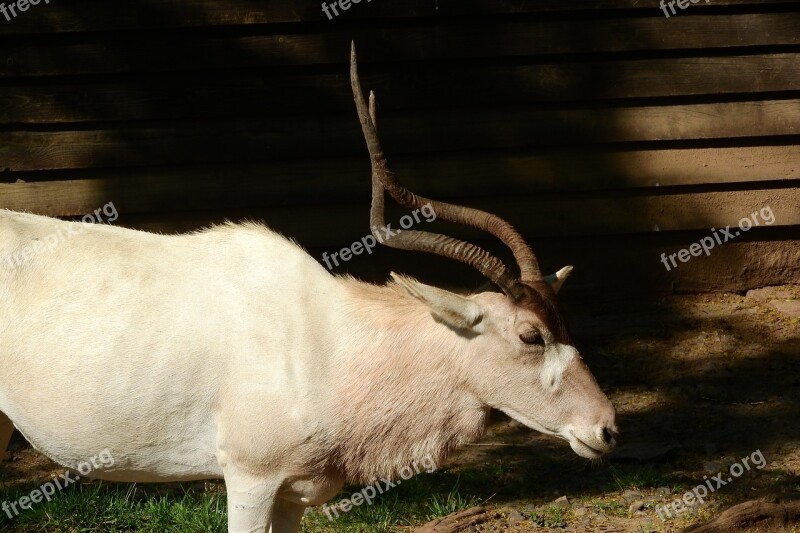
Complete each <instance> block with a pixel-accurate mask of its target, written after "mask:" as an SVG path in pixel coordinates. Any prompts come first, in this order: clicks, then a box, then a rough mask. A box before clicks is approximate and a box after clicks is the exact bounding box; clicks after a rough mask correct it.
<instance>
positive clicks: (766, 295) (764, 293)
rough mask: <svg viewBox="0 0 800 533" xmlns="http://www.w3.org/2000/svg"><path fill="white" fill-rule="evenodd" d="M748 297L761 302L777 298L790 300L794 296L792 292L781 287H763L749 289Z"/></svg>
mask: <svg viewBox="0 0 800 533" xmlns="http://www.w3.org/2000/svg"><path fill="white" fill-rule="evenodd" d="M747 297H748V298H752V299H753V300H758V301H761V302H764V301H767V300H774V299H775V298H780V299H783V300H790V299H791V298H792V293H791V292H789V291H788V290H786V289H781V288H780V287H763V288H761V289H753V290H749V291H747Z"/></svg>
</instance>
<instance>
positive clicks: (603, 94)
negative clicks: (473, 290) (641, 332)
mask: <svg viewBox="0 0 800 533" xmlns="http://www.w3.org/2000/svg"><path fill="white" fill-rule="evenodd" d="M798 63H800V53H799V54H767V55H755V56H735V57H720V58H693V59H688V58H674V59H658V60H640V61H609V62H599V63H575V64H543V65H528V66H480V67H470V68H466V69H465V68H463V67H453V66H451V67H441V68H437V69H435V70H432V69H421V70H420V69H414V70H412V71H407V70H405V69H390V70H389V71H385V70H383V71H380V72H374V73H372V74H370V73H367V74H365V75H364V78H363V83H364V86H365V87H369V88H371V89H374V90H375V91H376V93H377V94H378V99H379V103H380V107H381V109H382V110H386V111H391V110H400V109H402V110H406V109H415V108H416V109H425V108H431V107H453V106H456V107H457V106H469V107H474V106H480V105H493V104H497V103H503V104H505V105H509V104H531V103H543V102H564V101H570V102H572V101H601V100H607V99H627V98H659V97H682V96H697V95H704V94H717V95H723V94H728V95H731V94H746V95H752V94H754V93H760V92H781V91H790V90H794V91H797V90H800V69H798V68H796V66H797V65H798ZM0 102H4V105H2V106H0V124H41V123H63V122H86V121H94V122H101V121H115V120H137V121H140V120H149V119H161V120H164V119H185V118H211V117H231V116H245V117H253V116H258V115H269V114H285V113H309V112H319V113H326V114H327V113H331V112H342V113H352V112H353V109H354V106H353V97H352V94H351V92H350V86H349V81H348V79H347V76H345V75H344V74H308V75H306V74H284V75H280V76H267V75H264V74H260V73H255V72H250V73H236V74H231V75H230V76H206V75H202V76H200V75H196V74H187V75H185V76H181V75H165V76H164V77H155V78H150V79H147V80H143V79H141V78H135V79H124V80H119V79H116V80H110V79H108V78H102V79H98V80H86V81H64V80H62V79H58V80H57V81H54V82H53V83H45V84H41V83H22V84H14V85H4V86H0Z"/></svg>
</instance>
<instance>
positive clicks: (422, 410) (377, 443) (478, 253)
mask: <svg viewBox="0 0 800 533" xmlns="http://www.w3.org/2000/svg"><path fill="white" fill-rule="evenodd" d="M352 69H353V71H352V72H353V86H354V91H355V95H356V102H357V105H358V109H359V117H360V119H361V121H362V126H363V127H364V131H365V136H366V138H367V141H368V144H369V146H370V153H371V155H372V161H373V192H374V193H375V194H374V196H373V220H372V221H373V223H374V224H375V223H377V222H380V221H382V218H383V191H384V188H386V190H388V191H389V192H390V193H391V194H392V196H393V197H395V198H396V199H398V200H399V201H400V202H401V203H403V205H406V206H409V207H411V206H413V205H418V203H419V202H420V201H427V200H426V199H421V198H417V197H416V196H415V195H413V193H410V192H409V191H405V189H402V186H400V185H399V184H398V183H396V181H395V180H394V178H393V176H391V174H390V173H388V170H387V169H386V165H385V159H384V158H383V156H382V152H381V151H380V147H379V144H378V141H377V136H376V134H375V132H374V127H375V113H374V108H373V109H372V111H371V113H370V112H369V111H368V110H367V103H366V101H365V100H364V98H363V96H362V95H361V92H360V86H358V83H357V73H356V70H355V55H353V67H352ZM415 202H416V203H415ZM434 205H435V208H436V207H438V209H439V210H441V211H439V210H437V213H438V214H439V215H440V216H444V217H445V218H447V217H448V216H449V217H450V219H451V220H453V219H456V220H459V217H461V218H462V219H469V220H467V221H466V222H467V223H472V224H473V225H477V226H478V227H483V228H484V229H487V230H488V231H492V232H493V233H496V234H497V233H499V234H500V235H499V236H501V238H504V240H505V241H506V242H507V243H509V245H510V246H512V249H513V250H514V251H515V256H516V257H518V258H522V260H523V261H526V264H520V268H521V270H522V275H521V276H520V277H519V278H517V277H515V276H512V275H511V274H510V273H509V271H507V270H506V269H504V267H503V265H502V264H501V263H499V261H497V260H496V259H494V258H492V257H490V256H488V254H486V253H485V252H483V251H482V250H480V249H478V248H476V247H473V246H471V245H467V244H466V243H461V242H460V241H455V240H453V239H449V238H446V237H443V236H431V235H430V234H425V233H422V232H412V231H409V232H404V233H403V235H402V236H401V235H398V236H397V238H396V239H395V238H393V239H392V241H394V242H392V241H389V244H390V245H393V246H398V247H403V248H406V249H417V250H423V251H434V252H437V253H441V254H442V255H445V256H447V257H451V258H455V259H459V260H462V261H464V262H467V263H468V264H471V265H472V266H475V267H476V268H478V269H479V270H480V271H481V272H483V273H484V274H486V275H487V276H488V277H489V278H490V279H492V280H493V281H495V283H497V284H498V286H500V288H501V289H502V290H503V292H502V293H494V292H488V293H481V294H476V295H472V296H460V295H457V294H454V293H451V292H447V291H444V290H441V289H438V288H435V287H430V286H427V285H424V284H422V283H420V282H418V281H416V280H412V279H410V278H406V277H402V276H398V275H394V274H393V277H394V280H393V281H391V282H389V283H388V284H387V285H385V286H375V285H370V284H366V283H362V282H359V281H356V280H354V279H350V278H346V277H335V276H332V275H331V274H329V273H328V272H327V271H326V270H325V269H324V268H323V267H322V266H321V265H320V264H319V263H317V262H316V261H315V260H314V259H312V258H311V257H310V256H309V255H308V254H307V253H306V252H304V251H303V250H302V249H301V248H299V247H298V246H297V245H295V244H294V243H292V242H290V241H289V240H287V239H285V238H283V237H281V236H279V235H277V234H275V233H273V232H271V231H270V230H268V229H266V228H265V227H263V226H259V225H255V224H245V225H224V226H219V227H216V228H213V229H210V230H206V231H203V232H199V233H193V234H187V235H180V236H165V235H154V234H149V233H144V232H138V231H134V230H128V229H122V228H115V227H110V226H105V225H94V224H83V223H77V224H76V223H71V222H64V221H59V220H56V219H52V218H47V217H40V216H36V215H30V214H21V213H13V212H9V211H2V212H0V252H6V253H13V252H14V251H15V250H18V249H20V248H25V247H29V246H31V243H34V242H36V241H37V240H45V239H47V236H48V235H49V234H51V233H52V232H54V231H60V230H67V229H70V231H72V232H74V236H73V237H71V238H70V239H69V240H68V241H67V242H65V243H63V244H62V245H61V246H59V247H57V248H56V249H55V250H53V251H52V252H49V251H48V252H44V253H39V254H34V255H33V256H32V257H30V259H29V260H27V261H26V262H24V263H23V264H22V265H19V266H18V267H17V268H10V267H9V266H8V265H3V264H0V454H2V453H3V452H4V451H5V448H6V446H7V444H8V440H9V438H10V435H11V432H12V430H13V428H14V427H16V428H17V429H19V430H20V432H21V433H22V434H23V435H24V436H25V437H26V438H27V439H28V441H30V442H31V443H32V444H33V445H34V446H35V447H36V448H37V449H38V450H40V451H41V452H42V453H44V454H45V455H47V456H48V457H50V458H52V459H53V460H55V461H57V462H58V463H60V464H62V465H65V466H67V467H70V468H76V467H77V465H78V464H80V463H81V462H82V461H85V460H86V459H87V458H88V457H92V456H94V455H96V454H97V453H98V452H99V451H101V450H106V449H107V450H108V451H109V452H110V453H111V454H112V456H113V458H114V461H113V466H111V467H110V468H108V469H106V470H98V471H95V472H93V473H92V476H93V477H96V478H100V479H107V480H113V481H127V482H161V481H188V480H198V479H224V480H225V482H226V486H227V493H228V515H229V531H231V532H234V533H242V532H264V531H267V530H270V531H272V532H273V533H277V532H292V533H293V532H295V531H297V530H298V528H299V524H300V520H301V518H302V515H303V511H304V509H305V508H306V507H307V506H309V505H320V504H322V503H324V502H326V501H328V500H329V499H331V498H332V497H333V496H335V494H336V493H337V492H338V491H339V490H340V489H341V487H342V486H343V484H344V483H345V482H354V483H371V482H372V481H373V480H374V479H375V478H387V479H393V478H394V479H396V477H397V473H398V472H399V471H400V470H401V469H402V468H403V467H406V466H408V465H411V464H412V463H414V462H419V461H422V460H423V458H426V457H433V458H435V459H436V460H437V462H439V461H441V460H443V459H444V458H445V456H446V455H447V453H448V452H450V451H451V450H452V449H453V448H455V447H456V446H458V445H459V444H461V443H464V442H467V441H470V440H474V439H476V438H477V437H479V436H480V434H481V433H482V431H483V429H484V426H485V423H486V420H487V414H488V412H489V409H490V408H497V409H500V410H502V411H504V412H505V413H507V414H508V415H510V416H511V417H513V418H515V419H516V420H518V421H519V422H521V423H523V424H525V425H527V426H529V427H531V428H533V429H536V430H539V431H542V432H545V433H549V434H553V435H557V436H559V437H562V438H564V439H565V440H567V441H568V442H569V443H570V445H571V446H572V448H573V449H574V450H575V451H576V452H577V453H578V454H580V455H582V456H584V457H590V458H593V457H598V456H600V455H601V454H603V453H606V452H608V451H610V450H611V449H612V448H613V446H614V443H615V441H614V436H615V434H616V426H615V423H614V416H615V414H614V409H613V407H612V406H611V404H610V402H609V401H608V399H607V398H606V397H605V395H604V394H603V393H602V392H601V391H600V389H599V387H598V386H597V383H596V382H595V380H594V378H593V377H592V375H591V373H590V372H589V371H588V369H587V368H586V367H585V365H584V364H583V363H582V361H581V359H580V356H579V355H578V353H577V351H576V350H575V348H574V347H573V346H572V343H571V341H570V339H569V335H568V332H567V329H566V327H565V325H564V322H563V318H562V317H561V315H560V313H559V312H558V308H557V306H556V305H555V294H554V291H553V290H552V289H551V288H550V287H549V286H548V284H547V283H545V281H544V279H543V278H542V276H541V275H539V273H538V266H537V265H536V264H535V257H533V255H532V253H529V249H527V247H526V246H527V245H524V242H522V241H521V239H518V236H516V234H515V233H508V231H509V230H508V228H510V226H508V227H506V226H507V225H503V224H504V223H503V224H501V222H502V221H500V222H497V221H499V219H496V217H492V216H491V215H486V214H483V215H486V216H488V217H490V218H489V219H487V220H490V221H491V224H490V225H491V228H487V227H485V224H483V223H482V222H481V220H482V219H481V218H480V217H478V218H470V217H472V215H478V214H480V213H479V212H471V211H469V210H466V211H458V210H457V209H456V207H455V206H449V205H447V204H439V203H435V204H434ZM462 209H463V208H462ZM454 210H455V211H454ZM476 221H477V222H476ZM482 224H483V225H482ZM498 224H499V225H498ZM377 225H380V224H377ZM498 228H499V229H498ZM75 230H80V231H75ZM510 231H513V230H510ZM400 237H402V239H401V238H400ZM440 245H441V248H437V247H439V246H440ZM563 278H564V274H563V272H562V274H561V276H557V277H556V278H554V279H553V280H551V281H552V282H553V283H554V284H555V285H554V287H555V288H556V289H557V288H558V287H559V286H560V284H561V282H563ZM1 458H2V457H0V459H1Z"/></svg>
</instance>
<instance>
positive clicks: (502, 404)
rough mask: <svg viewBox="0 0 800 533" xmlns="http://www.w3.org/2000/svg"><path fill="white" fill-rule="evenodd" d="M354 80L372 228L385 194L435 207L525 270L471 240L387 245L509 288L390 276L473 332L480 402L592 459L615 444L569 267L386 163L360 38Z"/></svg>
mask: <svg viewBox="0 0 800 533" xmlns="http://www.w3.org/2000/svg"><path fill="white" fill-rule="evenodd" d="M350 78H351V85H352V89H353V95H354V97H355V102H356V108H357V110H358V117H359V120H360V122H361V128H362V131H363V133H364V137H365V139H366V142H367V147H368V149H369V153H370V159H371V162H372V210H371V227H372V228H373V232H377V228H379V227H382V226H384V225H385V222H384V193H385V192H386V191H388V193H389V195H390V196H391V197H392V198H394V199H395V201H397V202H398V203H399V204H400V205H402V206H403V207H406V208H408V209H419V208H421V207H422V206H424V205H426V204H430V206H431V207H432V208H433V210H434V212H435V213H436V215H437V217H438V218H441V219H444V220H447V221H450V222H454V223H457V224H465V225H468V226H472V227H474V228H478V229H481V230H483V231H486V232H488V233H490V234H492V235H494V236H495V237H497V238H498V239H500V240H501V241H502V242H503V243H504V244H505V245H507V246H508V247H509V248H510V249H511V251H512V252H513V255H514V258H515V259H516V262H517V265H518V267H519V271H520V274H519V275H518V276H517V275H515V274H513V273H512V272H511V271H510V270H509V269H508V268H506V266H505V265H504V264H503V262H502V261H500V260H499V259H498V258H496V257H494V256H492V255H491V254H489V253H488V252H486V251H485V250H483V249H481V248H479V247H478V246H476V245H474V244H470V243H467V242H464V241H460V240H457V239H454V238H451V237H448V236H445V235H441V234H436V233H429V232H424V231H411V230H403V232H402V233H398V234H397V235H395V236H394V237H392V238H391V239H389V240H385V241H383V242H384V244H386V245H388V246H391V247H393V248H399V249H403V250H415V251H423V252H429V253H434V254H437V255H440V256H444V257H448V258H450V259H455V260H457V261H460V262H462V263H465V264H467V265H470V266H472V267H474V268H475V269H477V270H478V271H479V272H481V273H482V274H483V275H484V276H486V277H487V278H488V279H489V280H491V281H492V282H493V283H494V284H495V285H497V286H498V287H499V288H500V289H501V290H502V293H496V292H484V293H480V294H475V295H472V296H468V297H467V296H461V295H458V294H455V293H452V292H448V291H445V290H442V289H439V288H436V287H431V286H428V285H425V284H423V283H420V282H418V281H416V280H413V279H410V278H407V277H403V276H398V275H395V274H392V276H393V277H394V279H395V281H396V282H397V283H398V284H399V285H401V286H402V287H403V288H404V289H405V290H406V291H408V293H409V295H410V296H411V297H413V298H416V299H418V300H420V301H421V302H422V303H424V304H425V305H427V306H428V308H429V310H430V313H431V315H432V316H433V318H434V319H435V320H436V321H438V322H439V323H442V324H444V325H446V326H447V327H449V328H450V329H452V330H453V331H454V332H456V333H457V334H459V335H461V336H462V337H464V338H465V339H468V342H469V346H470V350H469V352H470V353H473V354H477V355H476V357H475V358H474V360H470V361H467V362H466V364H465V366H466V368H465V369H464V374H466V376H467V377H466V384H465V386H466V387H468V388H469V389H470V390H471V391H472V393H474V395H475V397H476V398H477V399H478V400H479V401H480V402H482V404H483V405H486V406H488V407H492V408H495V409H498V410H500V411H502V412H504V413H506V414H507V415H509V416H510V417H512V418H513V419H515V420H517V421H518V422H520V423H522V424H524V425H526V426H528V427H530V428H532V429H535V430H538V431H540V432H542V433H546V434H549V435H555V436H558V437H560V438H563V439H564V440H566V441H568V442H569V444H570V446H571V447H572V449H573V450H574V451H575V453H577V454H578V455H580V456H582V457H586V458H590V459H594V458H597V457H600V456H601V455H603V454H605V453H608V452H610V451H611V450H612V449H613V448H614V446H615V445H616V437H617V427H616V425H615V411H614V407H613V406H612V405H611V402H610V401H609V400H608V398H607V397H606V395H605V394H604V393H603V392H602V391H601V390H600V387H599V386H598V384H597V382H596V381H595V379H594V376H592V374H591V372H590V371H589V369H588V368H587V367H586V365H585V364H584V362H583V361H582V359H581V356H580V354H579V353H578V350H577V349H576V348H575V346H574V344H573V342H572V340H571V339H570V334H569V330H568V327H567V324H566V321H565V319H564V317H563V315H562V313H561V311H560V310H559V307H558V304H557V302H556V293H557V292H558V291H559V289H560V288H561V285H562V284H563V283H564V280H565V279H566V278H567V276H568V275H569V273H570V271H571V270H572V267H565V268H563V269H561V270H560V271H559V272H557V273H556V274H554V275H552V276H548V277H543V276H542V274H541V272H540V270H539V264H538V261H537V259H536V256H535V255H534V254H533V251H532V250H531V248H530V247H529V246H528V244H527V243H526V242H525V240H524V239H523V238H522V236H521V235H520V234H519V233H518V232H517V231H516V230H515V229H514V228H513V227H512V226H511V225H510V224H508V223H507V222H506V221H504V220H502V219H501V218H499V217H497V216H495V215H493V214H490V213H486V212H483V211H479V210H477V209H471V208H467V207H463V206H458V205H453V204H448V203H444V202H438V201H434V200H431V199H428V198H423V197H421V196H417V195H416V194H414V193H413V192H411V191H409V190H408V189H406V188H405V187H403V186H402V185H401V184H400V183H399V182H398V180H397V179H396V177H395V176H394V174H393V173H392V172H391V171H390V170H389V167H388V163H387V160H386V157H385V155H384V153H383V150H382V148H381V145H380V141H379V138H378V133H377V126H376V125H377V121H376V113H375V96H374V94H372V93H370V98H369V102H367V100H366V99H365V98H364V94H363V92H362V89H361V83H360V81H359V77H358V68H357V62H356V52H355V45H353V49H352V52H351V62H350Z"/></svg>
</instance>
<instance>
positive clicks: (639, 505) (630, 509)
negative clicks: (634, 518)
mask: <svg viewBox="0 0 800 533" xmlns="http://www.w3.org/2000/svg"><path fill="white" fill-rule="evenodd" d="M643 508H644V502H643V501H642V500H637V501H635V502H633V503H632V504H630V506H629V507H628V512H629V513H631V514H633V513H635V512H636V511H641V510H642V509H643Z"/></svg>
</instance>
